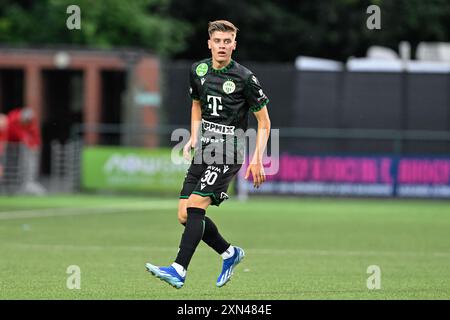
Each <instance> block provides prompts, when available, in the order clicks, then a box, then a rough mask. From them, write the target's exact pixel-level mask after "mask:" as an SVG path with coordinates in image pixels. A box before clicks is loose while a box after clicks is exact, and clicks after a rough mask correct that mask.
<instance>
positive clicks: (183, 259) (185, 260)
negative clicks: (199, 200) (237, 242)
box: [175, 208, 230, 269]
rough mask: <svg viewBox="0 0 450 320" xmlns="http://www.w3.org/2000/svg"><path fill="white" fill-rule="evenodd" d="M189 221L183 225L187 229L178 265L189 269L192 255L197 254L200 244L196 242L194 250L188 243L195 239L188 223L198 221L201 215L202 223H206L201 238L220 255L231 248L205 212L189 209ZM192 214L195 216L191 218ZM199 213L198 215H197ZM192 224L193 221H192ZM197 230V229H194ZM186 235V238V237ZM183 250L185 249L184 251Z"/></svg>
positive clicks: (181, 245)
mask: <svg viewBox="0 0 450 320" xmlns="http://www.w3.org/2000/svg"><path fill="white" fill-rule="evenodd" d="M187 211H188V219H187V221H186V223H183V225H184V226H185V227H186V229H185V230H184V233H183V236H182V238H181V244H180V251H178V256H177V259H176V260H175V262H176V263H178V264H180V265H182V266H183V267H184V268H185V269H187V266H188V265H189V262H190V261H191V258H192V255H193V254H194V252H195V248H196V247H197V245H198V243H199V242H200V240H199V241H197V240H195V243H194V244H195V247H193V249H192V246H193V245H192V243H190V244H189V243H188V242H189V241H191V240H189V239H192V238H194V237H193V233H192V231H188V227H187V226H188V223H189V220H192V219H193V220H194V221H195V220H196V219H197V218H198V217H199V216H200V215H201V216H202V219H203V220H202V221H203V223H204V229H203V238H201V239H202V240H203V241H204V242H205V243H206V244H207V245H208V246H210V247H211V248H213V249H214V251H216V252H217V253H218V254H222V253H224V252H225V251H226V250H227V249H228V248H229V246H230V244H229V243H228V242H226V241H225V239H224V238H223V237H222V236H221V235H220V233H219V230H218V229H217V226H216V225H215V224H214V222H213V221H212V220H211V219H210V218H209V217H206V216H205V213H206V212H205V210H203V209H200V208H188V209H187ZM190 212H194V213H193V215H191V218H189V216H190ZM195 212H197V214H196V213H195ZM191 223H192V221H191ZM194 225H197V223H194ZM194 229H195V227H194ZM185 235H186V236H185ZM187 241H188V242H187ZM182 248H183V249H182Z"/></svg>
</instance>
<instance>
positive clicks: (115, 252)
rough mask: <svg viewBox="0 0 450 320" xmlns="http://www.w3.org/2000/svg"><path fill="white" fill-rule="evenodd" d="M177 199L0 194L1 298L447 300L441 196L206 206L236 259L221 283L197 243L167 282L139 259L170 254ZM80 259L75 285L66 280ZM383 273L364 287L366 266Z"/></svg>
mask: <svg viewBox="0 0 450 320" xmlns="http://www.w3.org/2000/svg"><path fill="white" fill-rule="evenodd" d="M176 206H177V199H156V198H143V197H119V196H93V195H78V196H52V197H40V198H34V197H0V299H180V300H202V299H219V300H221V299H226V300H230V299H256V300H277V299H295V300H300V299H450V202H448V201H420V200H378V199H371V200H364V199H360V200H355V199H326V198H269V197H264V198H263V197H258V198H251V199H250V200H249V201H247V202H243V203H241V202H238V201H233V200H228V201H227V202H225V203H224V204H222V206H221V207H220V208H211V209H209V210H208V215H209V216H210V217H211V218H212V219H213V220H214V221H215V222H216V224H217V225H218V226H219V230H220V231H221V232H222V234H223V235H224V237H225V238H226V239H229V241H231V242H232V243H233V244H236V245H238V246H241V247H242V248H244V249H245V251H246V258H245V259H244V260H243V262H242V263H241V264H240V265H239V266H238V267H237V268H236V270H235V274H234V276H233V278H232V280H231V281H230V283H228V284H227V285H226V286H225V287H223V288H217V287H216V286H215V281H216V279H217V276H218V274H219V272H220V269H221V258H220V257H219V256H218V255H217V254H216V253H215V252H213V251H212V250H211V249H210V248H209V247H207V246H206V245H205V244H204V243H201V244H200V246H199V247H198V249H197V251H196V254H195V255H194V257H193V259H192V262H191V265H190V267H189V271H188V274H187V279H186V283H185V286H184V287H183V288H182V289H180V290H176V289H174V288H172V287H170V286H169V285H167V284H165V283H163V282H161V281H160V280H158V279H156V278H154V277H152V276H151V275H150V274H149V273H147V272H146V271H145V268H144V264H145V262H147V261H151V262H152V263H153V264H158V265H166V264H169V263H171V262H172V261H173V259H174V257H175V255H176V252H177V247H178V243H179V240H180V237H181V234H182V231H183V227H182V226H181V225H179V224H178V222H177V218H176ZM71 265H76V266H79V268H80V270H81V278H80V279H81V288H80V289H79V290H78V289H72V290H71V289H68V288H67V279H68V278H69V277H70V276H71V274H68V273H67V268H68V267H69V266H71ZM371 265H376V266H378V267H379V268H380V270H381V276H380V281H381V288H380V289H378V290H377V289H375V290H369V289H368V288H367V280H368V278H369V277H370V276H371V274H370V273H367V268H368V267H369V266H371Z"/></svg>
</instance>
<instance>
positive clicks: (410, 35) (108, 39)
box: [0, 0, 450, 61]
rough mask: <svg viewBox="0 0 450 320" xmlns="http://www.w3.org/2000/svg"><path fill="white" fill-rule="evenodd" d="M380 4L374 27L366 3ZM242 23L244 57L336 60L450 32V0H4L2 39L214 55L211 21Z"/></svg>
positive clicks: (188, 55)
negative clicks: (73, 10)
mask: <svg viewBox="0 0 450 320" xmlns="http://www.w3.org/2000/svg"><path fill="white" fill-rule="evenodd" d="M71 4H77V5H78V6H80V8H81V17H82V25H81V26H82V27H81V30H79V31H71V30H68V29H67V27H66V19H67V17H68V14H67V13H66V8H67V7H68V6H69V5H71ZM372 4H375V5H378V6H379V7H380V8H381V30H369V29H368V28H367V27H366V21H367V19H368V17H369V14H367V13H366V10H367V7H368V6H370V5H372ZM216 19H228V20H230V21H232V22H233V23H235V24H236V26H238V28H239V29H240V32H239V33H238V38H237V40H238V50H237V51H236V54H235V56H236V57H237V59H240V60H257V61H292V60H293V59H295V57H297V56H298V55H309V56H316V57H324V58H331V59H338V60H346V59H347V58H348V57H349V56H364V55H365V54H366V51H367V49H368V48H369V47H370V46H371V45H382V46H387V47H390V48H392V49H394V50H397V49H398V44H399V42H400V41H405V40H406V41H409V42H411V44H412V45H413V47H414V46H415V45H417V44H418V43H419V42H421V41H445V42H448V41H449V38H450V35H449V33H450V28H448V22H449V21H450V1H448V0H427V1H423V0H325V1H317V0H301V1H299V0H39V1H32V0H22V1H13V0H0V43H3V44H5V43H6V44H15V45H19V44H26V45H34V46H35V45H43V44H45V45H48V44H75V45H88V46H92V47H102V48H103V47H105V48H108V47H113V46H131V47H144V48H148V49H151V50H153V51H154V52H156V53H158V54H161V55H164V56H169V57H174V58H184V59H198V58H201V57H204V56H207V55H209V52H208V49H207V46H206V41H207V39H208V34H207V25H208V22H209V21H212V20H216Z"/></svg>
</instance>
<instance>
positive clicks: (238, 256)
mask: <svg viewBox="0 0 450 320" xmlns="http://www.w3.org/2000/svg"><path fill="white" fill-rule="evenodd" d="M244 257H245V252H244V250H242V249H241V248H239V247H234V255H233V256H232V257H231V258H228V259H225V260H223V267H222V272H221V273H220V275H219V278H218V279H217V283H216V286H218V287H219V288H220V287H222V286H224V285H225V284H226V283H227V282H228V281H230V279H231V276H232V275H233V269H234V268H235V267H236V266H237V265H238V264H239V262H241V261H242V259H244Z"/></svg>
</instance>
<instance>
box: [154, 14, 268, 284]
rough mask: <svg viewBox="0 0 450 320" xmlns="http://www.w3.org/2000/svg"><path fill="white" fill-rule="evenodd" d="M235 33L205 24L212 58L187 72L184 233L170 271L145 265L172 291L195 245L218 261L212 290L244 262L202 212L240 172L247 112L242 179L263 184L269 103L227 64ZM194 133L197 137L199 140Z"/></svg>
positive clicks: (242, 71)
mask: <svg viewBox="0 0 450 320" xmlns="http://www.w3.org/2000/svg"><path fill="white" fill-rule="evenodd" d="M237 31H238V29H237V28H236V27H235V26H234V25H233V24H232V23H231V22H229V21H225V20H217V21H213V22H210V23H209V26H208V33H209V40H208V48H209V49H210V50H211V55H212V57H211V58H208V59H205V60H201V61H199V62H196V63H194V64H193V65H192V68H191V70H190V95H191V98H192V109H191V139H190V140H189V142H188V143H187V144H186V146H185V147H184V149H183V151H184V152H183V153H184V155H185V157H189V154H190V151H191V149H194V158H193V160H192V163H191V166H190V167H189V169H188V172H187V174H186V177H185V180H184V184H183V188H182V190H181V192H180V200H179V206H178V220H179V222H180V223H181V224H182V225H184V226H185V229H184V233H183V235H182V237H181V242H180V245H179V250H178V254H177V257H176V259H175V262H174V263H173V264H172V265H170V266H168V267H158V266H155V265H153V264H151V263H147V264H146V268H147V270H148V271H149V272H150V273H151V274H153V275H154V276H156V277H158V278H160V279H161V280H163V281H165V282H168V283H169V284H170V285H172V286H174V287H175V288H181V287H182V286H183V284H184V282H185V279H186V271H187V269H188V266H189V263H190V261H191V258H192V256H193V254H194V252H195V249H196V248H197V246H198V244H199V242H200V240H203V241H204V242H205V243H206V244H207V245H209V246H210V247H211V248H212V249H214V250H215V251H216V252H217V253H218V254H220V255H221V256H222V258H223V266H222V272H221V273H220V275H219V277H218V279H217V283H216V285H217V286H218V287H222V286H223V285H225V284H226V283H227V282H228V281H229V280H230V278H231V276H232V274H233V269H234V268H235V267H236V265H237V264H239V263H240V262H241V260H242V259H243V258H244V255H245V254H244V250H242V249H241V248H239V247H237V246H233V245H231V244H230V243H229V242H228V241H226V240H225V239H224V238H223V237H222V235H221V234H220V233H219V231H218V229H217V226H216V225H215V224H214V222H213V221H212V220H211V219H210V218H209V217H207V216H206V210H207V208H208V207H209V206H210V205H215V206H219V205H220V204H221V202H223V201H224V200H226V199H228V195H227V194H226V191H227V189H228V185H229V184H230V182H231V180H232V179H233V177H234V176H235V175H236V174H237V173H238V171H239V169H240V168H241V166H242V161H239V159H242V158H240V156H241V155H242V153H243V143H242V139H239V137H238V132H242V131H245V130H246V129H247V125H248V114H249V111H251V112H252V113H253V114H254V115H255V117H256V119H257V122H258V131H257V136H256V146H255V152H254V154H253V155H252V158H251V159H250V161H249V166H248V169H247V171H246V174H245V179H247V178H248V177H249V176H250V175H251V176H252V178H253V184H254V187H256V188H258V187H259V186H260V185H261V184H262V183H263V182H264V181H265V173H264V168H263V164H262V155H263V152H264V150H265V148H266V145H267V140H268V137H269V131H270V119H269V115H268V112H267V107H266V105H267V103H268V102H269V99H268V98H267V96H266V95H265V94H264V92H263V90H262V89H261V86H260V83H259V81H258V79H257V78H256V76H255V75H253V73H252V72H251V71H250V70H248V69H247V68H245V67H244V66H242V65H240V64H239V63H237V62H236V61H234V60H233V59H232V58H231V55H232V53H233V51H234V50H235V49H236V34H237ZM200 126H201V130H199V129H200ZM198 131H201V137H200V139H199V135H200V134H199V132H198ZM230 142H231V143H230ZM197 144H199V145H200V144H201V147H197ZM230 146H232V147H233V148H230Z"/></svg>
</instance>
